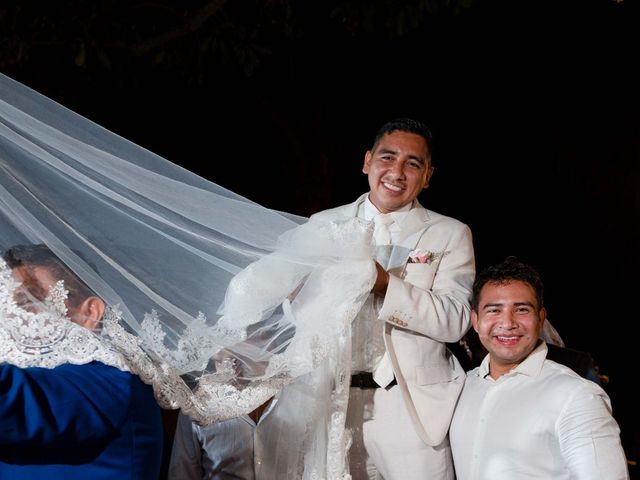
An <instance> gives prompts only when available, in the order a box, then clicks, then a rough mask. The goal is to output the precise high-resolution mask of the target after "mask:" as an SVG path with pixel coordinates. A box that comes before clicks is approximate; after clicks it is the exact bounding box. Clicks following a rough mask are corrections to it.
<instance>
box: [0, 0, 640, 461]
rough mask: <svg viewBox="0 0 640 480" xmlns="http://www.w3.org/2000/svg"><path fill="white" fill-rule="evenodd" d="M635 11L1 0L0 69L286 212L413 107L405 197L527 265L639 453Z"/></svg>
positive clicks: (429, 3) (621, 6) (336, 192)
mask: <svg viewBox="0 0 640 480" xmlns="http://www.w3.org/2000/svg"><path fill="white" fill-rule="evenodd" d="M639 20H640V15H639V12H638V5H637V2H635V4H634V2H631V1H622V2H616V1H612V0H600V1H590V0H583V1H577V0H576V1H562V0H554V1H545V0H538V1H518V2H513V1H511V2H510V1H482V0H466V1H456V0H402V1H400V0H397V1H390V0H378V1H375V2H374V1H366V0H354V1H339V0H323V1H320V0H316V1H313V0H271V1H269V0H246V1H244V0H229V1H224V0H217V1H216V0H183V1H170V0H155V1H149V2H140V3H138V2H136V1H116V0H112V1H97V2H82V1H80V0H61V1H56V2H45V1H31V2H26V1H18V0H14V1H3V2H1V4H0V69H1V71H2V72H3V73H5V74H7V75H9V76H11V77H13V78H15V79H16V80H19V81H21V82H23V83H25V84H27V85H29V86H31V87H32V88H34V89H36V90H38V91H40V92H42V93H44V94H46V95H48V96H50V97H51V98H53V99H55V100H57V101H59V102H60V103H62V104H63V105H65V106H67V107H69V108H71V109H72V110H75V111H77V112H78V113H81V114H83V115H84V116H86V117H88V118H90V119H92V120H94V121H96V122H98V123H100V124H101V125H103V126H105V127H107V128H108V129H110V130H113V131H115V132H117V133H119V134H121V135H122V136H124V137H126V138H128V139H130V140H132V141H134V142H136V143H138V144H140V145H143V146H145V147H147V148H149V149H150V150H152V151H154V152H156V153H158V154H160V155H162V156H164V157H165V158H167V159H169V160H171V161H172V162H175V163H178V164H180V165H183V166H184V167H186V168H188V169H190V170H192V171H194V172H196V173H198V174H200V175H202V176H204V177H206V178H208V179H210V180H212V181H214V182H216V183H219V184H221V185H224V186H225V187H227V188H229V189H231V190H233V191H236V192H238V193H241V194H243V195H244V196H246V197H248V198H250V199H252V200H254V201H256V202H258V203H261V204H263V205H265V206H268V207H271V208H275V209H279V210H284V211H288V212H293V213H297V214H301V215H310V214H311V213H313V212H315V211H317V210H320V209H324V208H327V207H332V206H336V205H339V204H343V203H346V202H350V201H352V200H354V199H355V198H356V196H357V195H358V194H360V193H362V192H364V191H365V190H366V189H367V183H366V178H365V176H364V175H363V174H362V173H361V172H360V169H361V164H362V159H363V155H364V152H365V150H366V149H367V148H368V147H369V146H370V143H371V140H372V137H373V134H374V133H375V130H376V129H377V128H378V127H379V126H380V125H381V124H382V123H384V122H385V121H387V120H389V119H391V118H393V117H397V116H411V117H416V118H419V119H422V120H424V121H425V122H426V123H428V124H429V125H430V126H431V128H432V130H433V133H434V137H435V144H434V158H433V161H434V165H435V167H436V172H435V176H434V178H433V181H432V183H431V187H430V188H429V189H428V190H427V191H426V192H424V193H423V194H422V196H421V201H422V203H423V204H424V205H425V206H426V207H427V208H430V209H433V210H436V211H438V212H440V213H443V214H446V215H450V216H453V217H455V218H458V219H460V220H462V221H464V222H465V223H467V224H468V225H469V226H470V227H471V229H472V231H473V233H474V243H475V248H476V259H477V265H478V268H482V267H484V266H486V265H488V264H491V263H494V262H497V261H499V260H502V259H503V258H504V257H506V256H507V255H516V256H518V257H520V258H521V259H522V260H524V261H527V262H529V263H531V264H532V265H534V266H535V267H536V268H537V269H538V270H539V271H540V272H541V273H542V276H543V280H544V281H545V285H546V306H547V310H548V312H549V318H550V319H551V321H552V322H553V324H554V325H555V327H556V328H557V329H558V330H559V332H560V333H561V335H562V337H563V338H564V340H565V342H566V343H567V345H568V346H571V347H573V348H576V349H581V350H586V351H588V352H590V353H591V355H592V356H593V357H594V358H595V359H596V361H597V363H598V364H599V366H600V370H601V372H602V373H604V374H606V375H608V376H609V377H610V382H609V383H608V384H607V385H606V386H605V388H606V390H607V392H608V393H609V395H610V396H611V398H612V402H613V408H614V415H615V416H616V418H617V419H618V421H619V423H620V425H621V427H622V437H623V443H624V445H625V449H626V452H627V456H628V457H629V459H630V460H632V461H635V460H637V459H638V458H639V457H640V425H639V421H638V414H637V408H638V395H637V394H635V393H633V392H632V390H633V389H635V388H637V385H636V384H635V380H636V374H637V371H638V367H637V355H638V353H639V349H638V347H637V345H636V343H637V336H636V330H637V328H636V324H637V323H638V321H639V320H640V315H639V311H640V308H639V307H640V305H639V302H637V301H636V300H637V299H638V298H639V296H638V286H639V282H638V279H637V275H638V272H639V271H640V255H639V251H638V245H639V244H640V228H639V223H638V220H639V219H640V189H639V188H638V187H639V186H640V162H639V161H638V160H639V157H640V116H639V112H640V110H639V109H638V107H639V106H640V102H639V100H640V96H639V88H640V82H639V80H640V78H639V75H638V74H636V73H635V70H636V69H637V68H638V58H639V55H638V47H637V46H638V45H640V42H639V40H640V39H639V38H638V37H640V23H639ZM634 299H636V300H634ZM636 468H637V467H634V466H633V465H632V466H631V470H632V473H634V472H635V470H636Z"/></svg>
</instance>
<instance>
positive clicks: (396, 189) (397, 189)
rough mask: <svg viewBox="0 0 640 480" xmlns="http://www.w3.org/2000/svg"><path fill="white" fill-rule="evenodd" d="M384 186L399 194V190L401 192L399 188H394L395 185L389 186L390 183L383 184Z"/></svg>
mask: <svg viewBox="0 0 640 480" xmlns="http://www.w3.org/2000/svg"><path fill="white" fill-rule="evenodd" d="M382 183H384V182H382ZM384 186H385V187H387V188H388V189H389V190H393V191H394V192H399V191H400V190H402V189H401V188H400V187H396V186H395V185H391V184H390V183H384Z"/></svg>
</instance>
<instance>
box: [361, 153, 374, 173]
mask: <svg viewBox="0 0 640 480" xmlns="http://www.w3.org/2000/svg"><path fill="white" fill-rule="evenodd" d="M371 156H372V154H371V150H367V153H365V154H364V163H363V164H362V173H369V167H370V166H371Z"/></svg>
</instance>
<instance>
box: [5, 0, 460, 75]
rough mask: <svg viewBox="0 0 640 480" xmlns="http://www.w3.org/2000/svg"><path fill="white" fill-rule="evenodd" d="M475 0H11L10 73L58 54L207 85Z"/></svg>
mask: <svg viewBox="0 0 640 480" xmlns="http://www.w3.org/2000/svg"><path fill="white" fill-rule="evenodd" d="M471 1H472V0H377V1H373V2H372V1H370V0H350V1H345V0H137V1H131V0H102V1H96V2H87V1H84V0H60V1H56V2H51V1H48V0H36V1H34V0H30V1H25V0H13V1H11V0H9V1H6V2H3V5H4V6H2V7H0V32H1V33H0V39H1V41H0V68H2V69H3V70H6V69H7V68H11V67H16V66H18V65H21V64H25V63H29V62H30V61H33V60H34V59H42V58H48V59H49V60H51V61H55V62H58V63H59V64H60V65H61V66H69V65H71V66H72V65H75V66H76V67H78V68H85V69H91V70H96V71H106V70H110V69H114V68H119V66H120V65H123V64H125V65H127V64H128V65H131V63H135V64H137V65H140V64H144V65H146V66H148V67H151V68H159V69H170V70H173V71H178V72H179V71H182V72H184V74H185V75H194V76H195V77H196V79H197V77H198V75H205V74H206V71H207V68H208V67H210V66H212V65H223V66H225V67H232V68H234V69H237V72H238V73H241V74H244V75H247V76H251V75H253V74H254V73H255V72H256V71H257V70H258V69H259V68H260V67H261V66H262V65H264V64H265V62H268V61H269V59H270V58H271V57H272V56H273V54H274V52H277V51H278V50H279V49H282V48H283V47H286V46H287V45H292V44H296V43H299V42H304V41H305V40H308V39H309V37H311V36H320V37H323V38H326V39H328V40H327V41H338V40H339V38H340V37H341V36H344V37H351V38H353V37H360V36H371V35H375V36H379V37H381V38H387V39H394V38H399V37H402V36H406V35H409V34H411V33H412V32H415V31H416V30H419V29H421V28H424V27H425V25H427V23H428V20H429V18H430V17H432V16H435V15H456V14H458V13H459V12H460V11H461V10H462V9H464V8H466V7H469V6H470V3H471ZM188 72H200V73H188Z"/></svg>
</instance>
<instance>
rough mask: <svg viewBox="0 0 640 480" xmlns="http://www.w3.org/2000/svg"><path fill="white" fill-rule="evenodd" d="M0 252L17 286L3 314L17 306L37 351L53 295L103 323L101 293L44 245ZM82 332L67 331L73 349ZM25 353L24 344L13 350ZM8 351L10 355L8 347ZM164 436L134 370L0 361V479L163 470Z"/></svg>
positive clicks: (88, 320) (84, 319)
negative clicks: (37, 328) (23, 365)
mask: <svg viewBox="0 0 640 480" xmlns="http://www.w3.org/2000/svg"><path fill="white" fill-rule="evenodd" d="M3 260H4V265H3V269H4V270H5V272H9V271H10V272H11V273H12V276H13V279H14V280H15V281H16V283H15V284H13V285H14V286H15V287H16V288H15V289H14V290H13V291H11V290H10V289H7V288H2V289H0V295H3V296H4V297H3V298H2V299H1V300H2V303H3V306H4V307H5V308H3V311H2V316H3V317H4V318H3V319H2V321H3V323H6V320H7V318H8V317H7V316H13V317H15V316H16V315H17V316H20V317H21V318H22V319H24V323H23V325H24V328H25V330H23V331H22V332H21V333H24V334H25V336H26V337H29V338H31V340H32V341H31V344H32V348H35V349H36V350H37V347H33V345H37V344H38V342H36V341H34V340H40V343H39V345H43V343H42V339H43V338H44V337H46V335H47V331H44V330H41V332H36V331H34V330H31V331H29V328H30V327H33V325H36V324H37V322H38V316H39V315H44V314H45V312H44V309H46V308H47V307H48V305H49V304H50V303H51V302H53V303H55V299H56V297H57V298H58V299H60V298H63V297H64V296H66V297H67V298H66V300H65V301H64V304H63V305H61V309H60V310H59V311H61V312H64V311H66V316H67V317H68V319H70V320H72V321H73V322H74V323H75V324H77V325H80V326H82V327H83V328H85V329H88V330H89V331H97V330H99V329H100V328H101V321H102V319H103V315H104V314H105V303H104V301H103V300H102V299H101V298H99V297H98V296H96V295H95V294H94V293H93V292H92V291H91V290H90V289H89V287H87V285H85V284H84V283H83V282H82V281H81V280H80V279H79V278H78V277H77V276H76V275H74V273H72V271H71V270H70V269H68V268H67V267H66V266H65V264H64V263H63V262H61V261H60V259H59V258H58V257H56V256H55V255H54V254H53V253H52V252H51V250H49V248H48V247H46V246H45V245H41V244H37V245H18V246H15V247H12V248H10V249H8V250H7V251H5V252H4V255H3ZM7 278H8V276H6V275H5V278H4V279H5V280H7ZM60 281H62V282H63V284H60V283H59V282H60ZM5 285H6V283H5ZM59 287H63V288H64V291H61V290H60V289H59ZM60 295H63V297H60ZM9 297H12V298H9ZM44 322H45V323H46V322H47V318H46V317H44ZM50 325H54V324H50ZM39 326H42V324H39ZM53 330H54V332H55V327H53ZM50 332H51V329H50V330H49V333H50ZM60 332H66V333H67V334H68V333H73V330H65V329H61V330H60ZM39 335H42V337H39ZM50 336H52V337H55V336H56V334H55V333H54V334H52V335H50ZM23 338H24V337H23ZM82 338H83V337H82V336H75V337H74V335H69V339H68V340H69V341H70V342H72V344H73V343H74V342H75V344H73V348H82V347H83V345H82V341H81V339H82ZM64 340H66V339H64ZM64 340H62V341H60V338H59V337H58V338H55V339H53V341H52V342H51V345H49V346H45V348H49V349H51V348H55V346H56V345H60V344H64V343H65V342H64ZM4 343H5V345H4V347H5V348H6V347H7V343H6V342H4ZM26 343H28V342H24V341H23V342H22V344H21V343H19V342H15V343H13V345H14V346H16V345H17V346H20V345H22V346H23V347H24V346H25V344H26ZM85 347H86V348H90V347H91V344H90V343H87V344H86V345H85ZM25 352H26V353H28V348H26V349H23V348H20V351H18V350H16V352H15V354H16V356H19V355H21V354H24V353H25ZM3 353H5V354H7V355H9V358H11V357H10V352H9V353H7V352H3ZM47 353H49V352H47ZM16 363H19V362H16ZM162 436H163V433H162V422H161V417H160V409H159V407H158V404H157V403H156V401H155V399H154V396H153V389H152V387H151V386H149V385H146V384H144V383H142V381H141V380H140V378H138V377H137V376H136V375H133V374H132V373H129V372H127V371H123V370H120V369H118V368H115V367H114V366H109V365H106V364H104V363H101V362H99V361H93V362H90V363H85V364H73V363H71V362H68V363H62V364H59V365H57V366H55V367H54V368H46V367H27V368H20V367H18V366H16V365H12V364H9V363H3V364H0V478H15V479H18V478H24V479H33V478H47V479H49V480H55V479H65V480H70V479H78V480H80V479H82V480H86V479H92V480H99V479H114V478H122V479H124V478H127V479H140V480H142V479H149V480H152V479H153V480H155V479H157V478H158V476H159V473H160V463H161V455H162Z"/></svg>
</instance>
